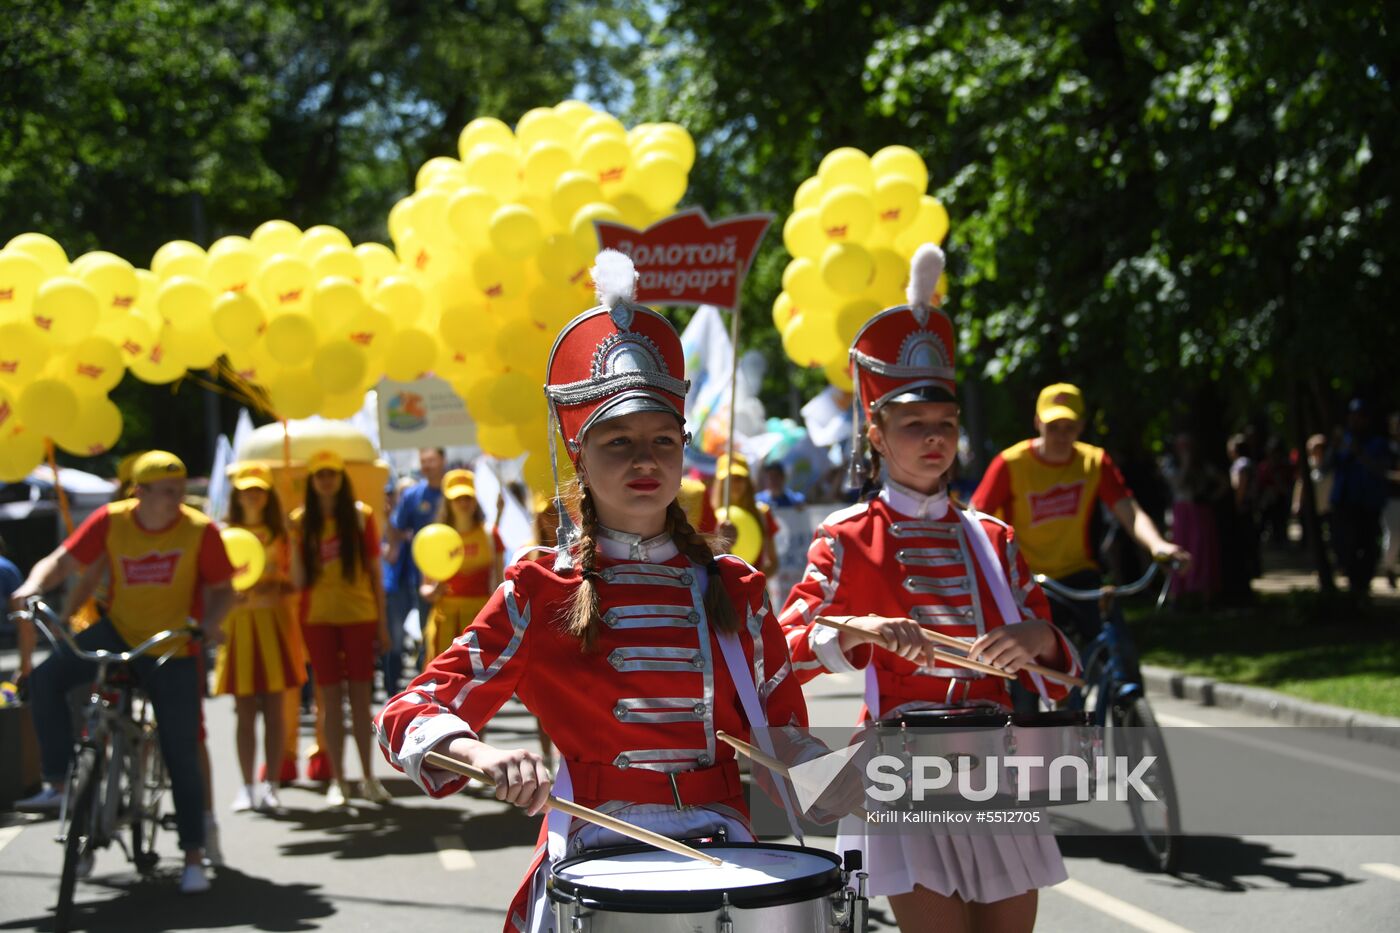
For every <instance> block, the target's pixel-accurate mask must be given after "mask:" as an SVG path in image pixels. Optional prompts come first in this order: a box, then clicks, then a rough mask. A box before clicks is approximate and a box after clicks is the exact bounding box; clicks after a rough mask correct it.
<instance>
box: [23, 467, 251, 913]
mask: <svg viewBox="0 0 1400 933" xmlns="http://www.w3.org/2000/svg"><path fill="white" fill-rule="evenodd" d="M185 475H186V474H185V465H184V464H183V463H181V462H180V459H179V458H178V457H176V456H175V455H174V454H171V453H166V452H165V451H151V452H149V453H146V454H143V455H142V456H141V457H140V459H138V460H137V461H136V463H135V464H134V465H133V467H132V480H133V482H134V483H135V487H136V488H135V497H134V498H131V499H124V500H122V501H120V502H114V503H111V504H110V505H105V506H103V507H102V508H100V509H98V510H97V511H96V512H94V513H93V514H92V515H91V516H90V517H89V518H88V519H87V521H85V522H83V524H82V525H81V526H79V528H78V529H77V530H76V531H74V532H73V534H72V535H70V536H69V538H68V540H66V541H64V542H63V544H61V545H59V547H58V548H57V549H56V550H55V551H54V552H53V553H52V554H50V555H49V556H47V557H45V558H44V559H43V560H41V561H39V563H37V564H35V565H34V569H33V570H32V571H31V572H30V574H29V579H28V580H26V581H25V582H24V584H23V585H22V586H21V587H20V588H19V589H18V590H16V591H15V592H14V593H13V594H12V596H11V605H12V606H13V607H15V608H22V607H23V605H24V601H25V600H26V599H28V598H29V597H31V596H36V595H40V594H43V593H46V592H48V591H49V590H52V589H53V588H55V587H57V586H58V585H59V584H61V583H63V581H64V580H66V579H67V578H68V577H70V576H72V575H74V574H76V573H79V572H81V571H82V570H83V569H84V568H86V567H88V566H90V565H91V564H92V563H94V562H95V561H97V560H105V561H106V562H107V564H108V567H109V568H110V579H111V582H110V592H109V594H108V604H107V611H106V613H105V615H104V616H103V618H102V619H100V620H99V621H98V622H96V623H94V624H93V625H92V626H91V627H89V628H88V629H86V630H84V631H83V632H81V633H79V634H78V636H77V639H76V640H77V642H78V644H79V645H80V646H81V647H82V648H84V649H85V650H88V651H93V650H99V649H105V650H108V651H126V650H128V649H130V648H133V647H135V646H136V645H139V644H140V643H141V642H143V641H145V640H146V639H148V638H150V637H151V636H152V635H155V634H157V633H159V632H161V631H164V630H166V629H175V628H181V627H184V626H185V625H187V624H188V622H189V620H190V619H191V618H197V619H199V620H200V621H201V622H202V624H203V628H204V632H205V633H206V637H209V638H212V639H214V640H215V641H217V640H218V633H219V624H220V623H221V622H222V620H223V618H224V615H225V614H226V613H227V612H228V610H229V608H230V607H231V606H232V604H233V599H234V593H233V586H232V584H231V583H230V581H231V579H232V577H233V567H232V565H230V563H229V559H228V554H227V552H226V551H225V550H224V545H223V541H222V539H221V538H220V537H219V532H218V528H217V526H216V525H215V524H214V523H213V522H212V521H210V520H209V519H208V518H206V517H205V516H203V515H201V514H200V513H199V512H196V511H195V510H194V509H191V508H189V507H187V506H186V505H185V504H184V497H185V485H186V483H185ZM174 644H177V645H178V646H179V647H178V649H177V650H176V654H175V655H172V656H171V657H170V658H169V660H167V661H166V662H165V663H164V664H161V665H159V666H157V663H156V662H157V660H158V659H157V658H155V657H145V658H140V659H138V660H137V661H135V662H134V663H133V664H132V667H133V669H134V671H135V674H136V676H137V678H138V679H139V681H140V683H141V686H142V689H143V690H144V691H145V693H146V696H148V697H149V698H150V701H151V703H152V705H153V707H154V709H155V714H156V720H157V723H158V724H159V736H160V748H161V755H162V757H164V759H165V766H166V770H167V771H168V772H169V774H170V787H171V796H172V798H173V800H174V804H175V821H176V825H177V828H178V832H179V837H180V847H181V848H182V849H184V852H185V869H184V874H183V875H182V876H181V879H180V890H181V891H182V892H184V893H187V894H195V893H200V892H203V891H207V890H208V889H209V879H208V877H207V876H206V875H205V873H204V866H203V856H204V843H205V824H204V782H203V779H202V778H201V776H200V770H199V758H198V755H199V747H200V738H199V721H200V702H201V699H200V698H201V695H202V690H201V689H200V688H201V684H200V682H199V676H200V675H199V668H198V667H197V666H196V661H195V658H194V657H193V654H192V653H193V651H194V650H195V648H194V646H192V645H189V644H188V643H187V642H185V640H183V639H182V640H180V641H178V642H175V643H174ZM169 650H170V648H169V647H166V648H165V649H163V651H169ZM94 674H95V671H94V665H93V664H92V663H90V662H87V661H84V660H81V659H80V658H78V657H76V656H74V655H73V654H72V653H71V652H69V651H67V650H66V649H65V650H59V651H55V652H54V653H53V654H52V655H50V656H49V658H48V659H47V660H45V661H44V663H43V664H40V665H39V666H38V667H37V668H35V670H34V673H33V675H32V676H31V678H30V680H29V691H30V697H31V703H32V707H33V711H34V725H35V731H36V733H37V736H38V740H39V751H40V757H41V760H42V765H43V774H44V779H45V781H46V782H47V785H48V786H47V787H45V789H44V790H43V791H41V792H40V793H39V794H37V795H36V796H34V797H31V798H29V799H28V800H24V801H20V803H19V807H20V808H21V809H31V810H42V809H50V810H56V809H58V807H59V804H60V803H61V801H62V800H63V791H64V782H65V781H66V779H67V774H68V769H69V766H70V763H71V761H72V756H73V749H74V743H73V728H72V720H71V718H70V714H69V710H68V706H67V699H66V698H67V695H68V691H70V690H71V689H73V688H74V687H76V686H78V685H80V684H82V683H85V682H90V681H91V679H92V677H93V676H94Z"/></svg>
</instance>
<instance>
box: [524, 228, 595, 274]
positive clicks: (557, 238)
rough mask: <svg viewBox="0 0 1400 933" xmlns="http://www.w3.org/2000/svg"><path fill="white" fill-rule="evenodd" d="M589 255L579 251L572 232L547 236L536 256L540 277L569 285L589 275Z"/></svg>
mask: <svg viewBox="0 0 1400 933" xmlns="http://www.w3.org/2000/svg"><path fill="white" fill-rule="evenodd" d="M588 258H589V257H588V256H587V255H586V254H585V253H583V252H580V251H579V248H578V245H577V244H576V243H575V242H574V238H573V236H572V235H571V234H566V233H556V234H554V235H553V236H550V237H547V238H546V239H545V241H544V243H542V244H541V245H540V251H539V252H538V253H537V254H536V256H535V265H536V268H537V269H539V273H540V278H542V279H544V280H545V281H546V282H548V283H550V284H552V285H560V286H567V285H571V284H573V283H575V282H576V281H578V278H579V276H581V275H582V276H586V275H588Z"/></svg>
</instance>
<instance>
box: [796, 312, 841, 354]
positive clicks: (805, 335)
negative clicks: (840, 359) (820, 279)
mask: <svg viewBox="0 0 1400 933" xmlns="http://www.w3.org/2000/svg"><path fill="white" fill-rule="evenodd" d="M842 349H843V347H842V344H841V338H840V337H839V336H837V333H836V320H835V316H834V315H829V314H817V313H809V314H798V315H794V316H793V317H792V319H791V320H789V321H788V324H787V327H785V328H783V352H785V353H786V354H787V355H788V358H789V359H791V360H792V361H793V362H794V363H797V364H798V365H799V366H824V365H825V364H826V362H827V361H828V360H831V359H834V358H835V357H836V355H837V354H838V353H840V352H841V351H842Z"/></svg>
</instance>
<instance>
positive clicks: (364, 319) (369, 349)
mask: <svg viewBox="0 0 1400 933" xmlns="http://www.w3.org/2000/svg"><path fill="white" fill-rule="evenodd" d="M393 333H394V322H393V321H391V320H390V319H389V316H388V315H387V314H385V313H384V312H382V311H376V310H374V309H373V308H371V307H368V306H366V307H365V309H364V310H363V311H361V312H360V313H359V314H358V315H356V316H355V318H354V319H353V320H351V321H348V322H346V323H345V324H342V325H341V327H340V330H339V331H337V332H336V334H335V336H339V337H344V338H346V339H347V340H349V341H350V342H351V343H353V344H355V345H356V346H357V347H359V348H360V349H362V350H364V351H365V353H367V354H369V358H370V360H371V362H373V361H375V360H380V359H383V357H384V352H385V350H386V348H387V346H388V342H389V337H390V335H392V334H393Z"/></svg>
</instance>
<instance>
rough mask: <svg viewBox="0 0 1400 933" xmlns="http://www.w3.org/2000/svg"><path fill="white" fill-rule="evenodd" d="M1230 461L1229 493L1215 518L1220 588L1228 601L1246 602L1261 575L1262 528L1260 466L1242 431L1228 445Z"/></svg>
mask: <svg viewBox="0 0 1400 933" xmlns="http://www.w3.org/2000/svg"><path fill="white" fill-rule="evenodd" d="M1225 451H1226V457H1227V459H1228V460H1229V462H1230V494H1229V496H1228V497H1226V498H1225V499H1224V500H1223V501H1222V502H1221V504H1220V508H1219V510H1218V511H1217V513H1216V520H1217V522H1218V523H1219V527H1220V589H1221V595H1222V596H1223V597H1224V598H1225V600H1226V602H1228V603H1231V604H1233V605H1246V604H1248V603H1250V602H1251V601H1253V599H1254V591H1253V589H1252V588H1251V587H1250V582H1251V581H1252V580H1254V578H1255V577H1257V576H1259V528H1258V525H1257V524H1255V518H1254V516H1255V510H1256V508H1257V506H1258V502H1259V496H1258V490H1259V475H1258V467H1257V465H1256V464H1255V462H1254V457H1253V456H1252V455H1251V454H1252V451H1251V448H1250V446H1249V439H1248V438H1247V437H1246V436H1245V435H1243V434H1235V435H1233V436H1232V437H1231V438H1230V439H1229V441H1227V442H1226V445H1225Z"/></svg>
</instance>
